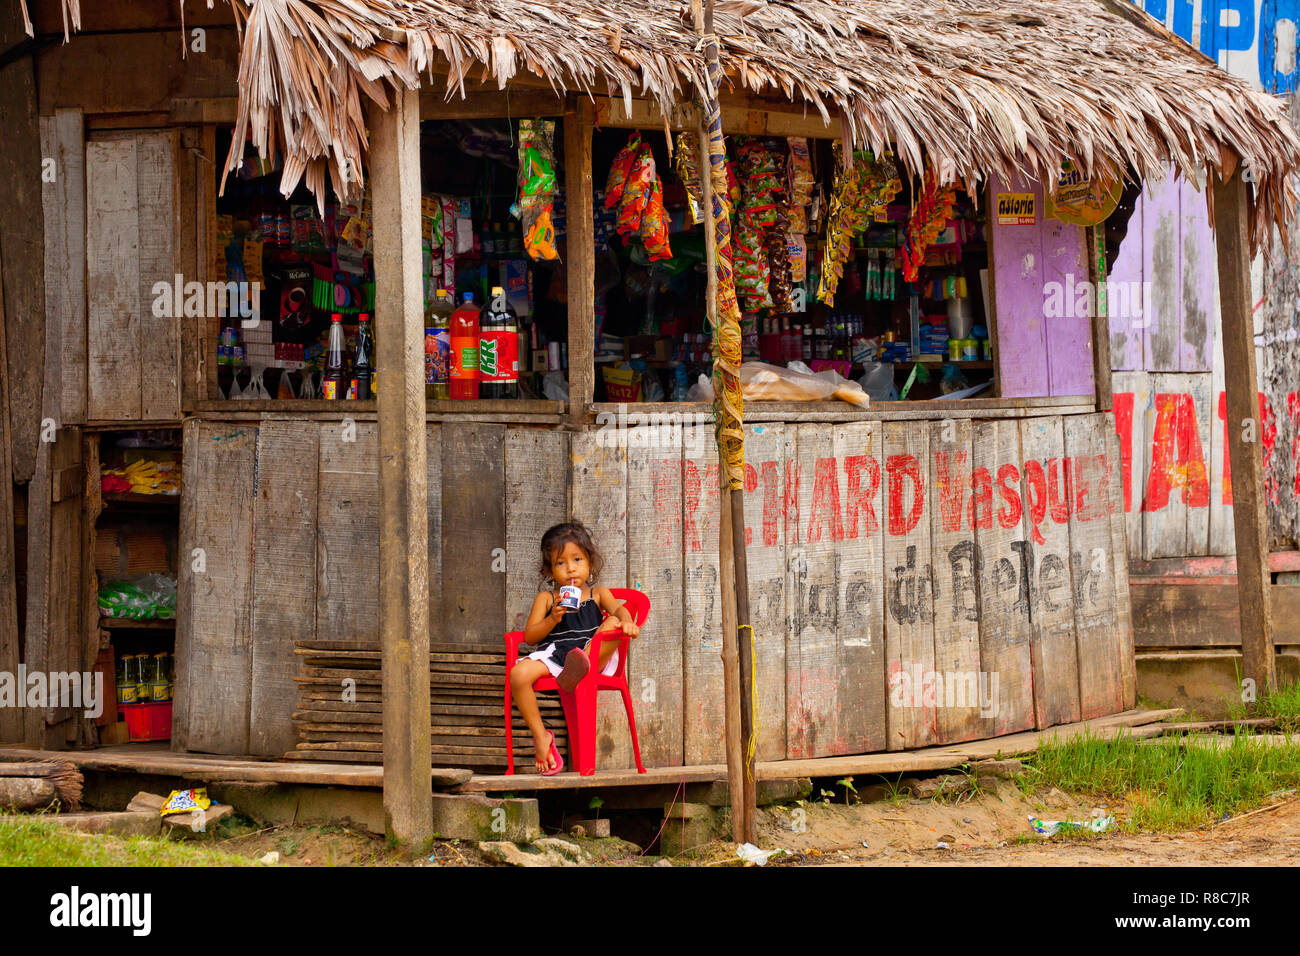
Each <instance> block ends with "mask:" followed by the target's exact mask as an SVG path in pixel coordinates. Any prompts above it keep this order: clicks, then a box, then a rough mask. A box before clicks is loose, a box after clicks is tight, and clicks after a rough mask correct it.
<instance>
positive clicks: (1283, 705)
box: [1257, 683, 1300, 734]
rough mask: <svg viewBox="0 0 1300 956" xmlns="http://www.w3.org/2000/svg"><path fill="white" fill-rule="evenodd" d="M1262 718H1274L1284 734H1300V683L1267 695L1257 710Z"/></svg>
mask: <svg viewBox="0 0 1300 956" xmlns="http://www.w3.org/2000/svg"><path fill="white" fill-rule="evenodd" d="M1257 711H1258V715H1259V716H1260V717H1272V718H1273V719H1274V720H1275V721H1277V729H1278V730H1279V731H1280V732H1281V733H1284V734H1296V733H1300V683H1296V684H1288V685H1287V686H1286V687H1280V688H1278V689H1277V690H1275V691H1273V693H1271V694H1265V695H1264V696H1263V698H1262V699H1261V700H1260V701H1259V706H1258V708H1257Z"/></svg>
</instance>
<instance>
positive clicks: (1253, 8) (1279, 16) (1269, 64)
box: [1133, 0, 1300, 95]
mask: <svg viewBox="0 0 1300 956" xmlns="http://www.w3.org/2000/svg"><path fill="white" fill-rule="evenodd" d="M1133 3H1134V4H1135V5H1136V6H1138V7H1140V8H1141V9H1143V10H1145V11H1146V12H1147V13H1149V14H1150V15H1151V16H1152V17H1154V18H1155V19H1157V20H1159V21H1160V22H1162V23H1163V24H1164V25H1165V26H1167V27H1168V28H1169V29H1170V30H1172V31H1173V32H1174V33H1176V34H1178V35H1179V36H1180V37H1182V38H1183V39H1184V40H1186V41H1187V42H1188V43H1190V44H1192V45H1193V46H1195V47H1196V48H1198V49H1199V50H1200V51H1201V52H1202V53H1204V54H1205V55H1206V56H1208V57H1210V58H1212V59H1214V60H1215V61H1217V62H1218V64H1219V65H1220V66H1222V67H1223V68H1224V69H1226V70H1227V71H1228V72H1229V73H1232V74H1233V75H1234V76H1239V77H1241V78H1242V79H1244V80H1247V81H1249V82H1250V83H1251V84H1253V85H1254V86H1257V87H1259V88H1261V89H1264V90H1267V91H1268V92H1270V93H1275V94H1279V95H1280V94H1285V93H1291V92H1294V91H1295V89H1296V86H1297V63H1298V60H1300V58H1298V57H1297V51H1298V50H1300V0H1133Z"/></svg>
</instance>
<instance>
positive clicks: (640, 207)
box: [616, 144, 655, 236]
mask: <svg viewBox="0 0 1300 956" xmlns="http://www.w3.org/2000/svg"><path fill="white" fill-rule="evenodd" d="M654 181H655V157H654V153H652V152H651V151H650V147H649V146H647V145H645V144H642V146H641V148H640V150H638V151H637V155H636V162H635V163H633V164H632V171H631V172H630V173H629V174H628V177H627V183H626V184H625V185H624V187H623V198H622V202H621V203H620V205H619V207H618V220H617V222H616V228H617V229H618V234H619V235H620V236H630V235H633V234H635V233H637V232H639V231H640V230H641V219H642V218H643V217H644V215H645V207H646V203H648V202H649V201H650V192H651V188H652V184H653V183H654Z"/></svg>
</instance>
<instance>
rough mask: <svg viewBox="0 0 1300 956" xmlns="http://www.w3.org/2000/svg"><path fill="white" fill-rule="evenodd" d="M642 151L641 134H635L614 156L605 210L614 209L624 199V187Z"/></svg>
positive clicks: (606, 190)
mask: <svg viewBox="0 0 1300 956" xmlns="http://www.w3.org/2000/svg"><path fill="white" fill-rule="evenodd" d="M640 149H641V134H640V133H636V132H634V133H633V134H632V135H631V136H629V137H628V140H627V145H626V146H624V147H623V148H622V149H620V150H619V151H618V153H617V155H615V156H614V162H613V163H612V164H611V165H610V167H609V178H608V179H607V180H606V181H605V208H606V209H614V208H616V207H617V206H618V204H619V203H620V202H621V201H622V199H623V187H624V186H626V185H627V177H628V175H629V174H630V173H631V172H632V165H633V164H634V163H635V162H636V157H637V153H638V152H639V151H640Z"/></svg>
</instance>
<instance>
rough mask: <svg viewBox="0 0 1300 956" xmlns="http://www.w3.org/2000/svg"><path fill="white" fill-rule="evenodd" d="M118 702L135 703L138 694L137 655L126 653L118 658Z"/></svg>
mask: <svg viewBox="0 0 1300 956" xmlns="http://www.w3.org/2000/svg"><path fill="white" fill-rule="evenodd" d="M116 671H117V702H118V703H119V704H135V703H138V701H137V700H136V699H135V695H136V690H137V687H136V684H137V681H136V676H135V655H134V654H124V655H123V656H121V657H119V658H118V659H117V668H116Z"/></svg>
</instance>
